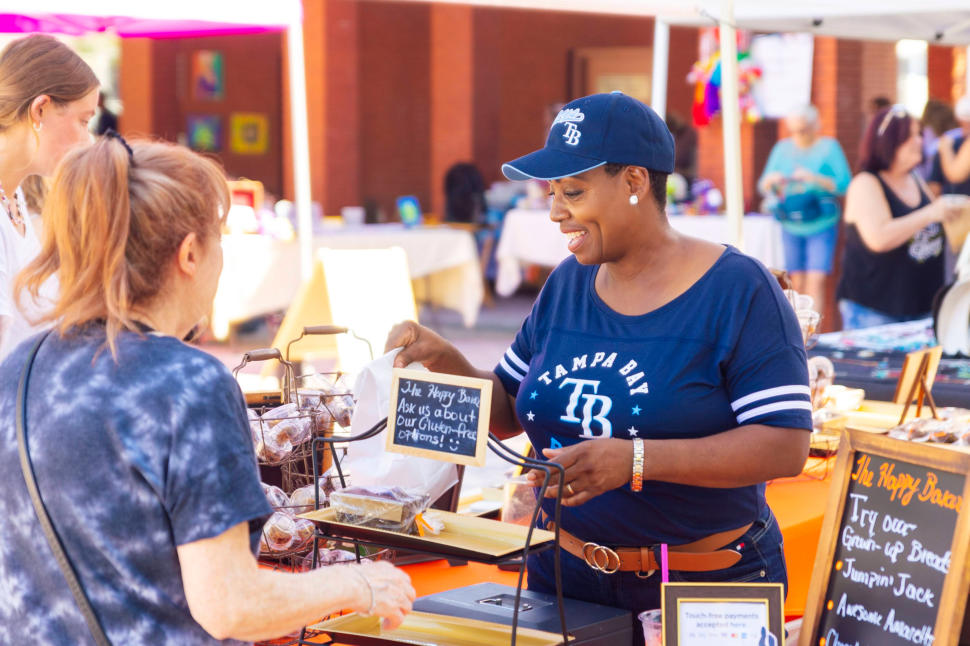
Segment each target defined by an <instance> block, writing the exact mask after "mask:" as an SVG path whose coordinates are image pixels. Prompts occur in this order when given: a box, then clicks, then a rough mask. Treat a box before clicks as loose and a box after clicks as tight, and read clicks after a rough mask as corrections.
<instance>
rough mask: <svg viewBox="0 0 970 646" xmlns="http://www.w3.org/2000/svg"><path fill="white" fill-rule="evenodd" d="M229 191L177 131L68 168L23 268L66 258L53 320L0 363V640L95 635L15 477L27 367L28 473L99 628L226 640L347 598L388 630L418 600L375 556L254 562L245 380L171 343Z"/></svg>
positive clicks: (261, 510) (293, 622)
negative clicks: (281, 567)
mask: <svg viewBox="0 0 970 646" xmlns="http://www.w3.org/2000/svg"><path fill="white" fill-rule="evenodd" d="M228 207H229V194H228V189H227V186H226V182H225V178H224V176H223V174H222V172H221V170H220V169H219V168H218V167H217V166H216V165H215V164H214V163H212V162H211V161H209V160H207V159H205V158H203V157H201V156H199V155H196V154H195V153H193V152H191V151H189V150H187V149H185V148H182V147H179V146H174V145H169V144H163V143H133V144H131V145H130V146H129V144H128V143H127V142H125V141H124V140H123V139H122V138H121V137H120V136H118V135H113V136H108V137H105V138H102V139H100V140H98V141H97V142H96V143H94V144H93V145H91V146H87V147H84V148H82V149H79V150H75V151H73V152H70V153H68V155H67V156H66V157H65V159H64V161H63V162H62V163H61V165H60V166H59V168H58V171H57V174H56V176H55V178H54V181H53V183H52V185H51V191H50V194H49V195H48V197H47V201H46V203H45V205H44V219H45V230H44V240H43V245H42V249H41V251H40V254H39V255H38V257H37V258H36V260H35V261H34V262H32V263H31V264H30V265H29V266H28V267H27V268H26V269H25V270H24V272H23V273H22V274H21V275H20V277H19V279H18V281H17V282H18V284H17V289H18V290H21V289H22V290H23V291H24V292H26V295H27V296H36V295H37V294H38V293H39V292H40V289H41V287H42V286H43V285H44V283H45V281H46V280H48V278H49V277H50V276H52V275H53V274H54V273H55V272H57V273H58V274H59V277H60V295H59V297H58V299H57V301H56V302H55V304H54V306H53V308H52V309H51V310H50V312H49V313H47V314H46V316H44V317H43V319H42V321H43V322H46V323H49V324H52V325H53V326H54V328H53V330H51V331H50V332H48V333H43V334H40V335H36V336H34V337H32V338H31V339H29V340H28V341H27V342H25V343H23V344H21V345H20V346H19V347H18V348H17V349H16V350H15V351H14V352H13V353H12V354H11V355H10V356H9V357H8V358H7V359H6V360H5V361H4V362H3V364H0V474H2V475H0V518H2V519H3V521H2V524H0V643H2V644H25V643H43V644H53V645H68V644H72V645H73V644H80V643H89V641H90V633H89V626H90V625H91V623H90V621H89V622H88V625H87V626H86V625H85V618H84V615H83V614H82V612H81V611H80V610H79V609H78V608H79V604H80V603H81V602H80V601H79V602H78V603H75V600H74V599H72V593H71V592H70V591H69V590H68V587H67V586H65V584H64V577H63V575H62V573H61V571H60V568H59V567H58V564H57V562H56V561H55V559H54V558H53V556H52V552H51V550H50V549H49V548H48V544H47V543H46V541H45V536H44V533H42V531H41V525H40V523H39V522H38V517H37V514H36V513H35V510H34V508H32V504H31V500H30V498H29V497H28V491H27V488H26V487H25V486H24V478H23V477H22V476H21V473H20V464H19V463H18V450H17V439H16V437H15V431H16V423H15V420H16V419H17V402H18V399H17V393H18V388H19V387H20V385H21V383H24V381H23V377H22V373H24V368H25V366H31V368H30V372H29V375H28V377H27V380H26V388H27V394H26V404H25V406H24V411H25V412H26V416H25V420H26V435H27V439H28V441H27V443H26V444H27V446H28V447H29V452H30V457H31V460H32V463H33V472H34V474H35V476H36V482H37V488H38V490H39V491H40V494H41V496H42V497H43V500H44V503H45V505H46V507H47V511H48V512H49V515H50V517H51V519H52V522H53V525H54V527H55V529H56V531H57V534H58V536H59V537H60V539H61V542H62V543H63V545H64V550H65V552H66V554H67V555H68V556H69V558H70V560H71V561H72V562H73V566H74V570H75V571H76V573H77V578H78V580H79V582H80V584H81V585H80V587H82V588H83V590H84V593H85V596H86V598H87V599H88V601H89V602H90V606H91V608H92V610H93V614H94V615H95V616H96V620H97V624H99V625H100V626H101V628H102V629H103V631H104V633H106V635H107V638H108V641H110V643H114V644H144V643H153V644H193V645H196V644H214V643H223V642H221V641H220V640H226V643H233V644H235V643H240V642H246V641H252V640H261V639H269V638H274V637H279V636H280V635H285V634H287V633H289V632H291V631H293V630H295V629H298V628H299V627H300V626H303V625H305V624H307V623H310V622H313V621H315V620H317V619H319V618H320V617H322V616H324V615H327V614H330V613H334V612H337V611H339V610H343V609H352V610H357V611H360V612H363V613H371V614H375V615H379V616H381V617H383V618H384V620H385V624H386V625H387V626H389V627H396V626H397V625H398V624H399V623H400V622H401V621H402V620H403V616H404V614H405V613H407V612H408V611H409V610H410V608H411V601H412V600H413V598H414V590H413V588H412V587H411V585H410V583H409V580H408V577H407V575H405V574H404V573H402V572H401V571H400V570H398V569H397V568H394V567H393V566H391V565H390V564H389V563H386V562H383V563H365V564H362V565H357V564H353V565H349V566H339V567H336V566H335V567H329V568H320V569H317V570H313V571H311V572H307V573H301V574H291V573H282V572H273V571H269V570H266V569H262V568H260V567H258V565H257V561H256V558H255V556H254V554H255V553H256V551H257V549H258V542H259V534H260V529H261V527H262V525H263V523H264V521H265V520H266V518H267V517H268V515H269V514H270V512H271V511H272V509H271V507H270V506H269V503H268V502H267V500H266V497H265V496H264V494H263V490H262V487H261V486H260V482H259V477H258V472H257V467H256V458H255V455H254V452H253V448H252V441H251V438H250V430H249V421H248V418H247V414H246V408H245V403H244V401H243V397H242V394H241V393H240V391H239V388H238V386H237V385H236V382H235V381H234V380H233V378H232V375H230V374H229V372H228V371H227V370H226V368H225V366H223V365H222V364H221V363H220V362H219V361H218V360H217V359H215V358H214V357H212V356H210V355H208V354H206V353H204V352H202V351H200V350H198V349H196V348H193V347H190V346H188V345H186V344H184V343H183V342H182V341H181V339H182V338H183V337H184V336H185V335H186V334H187V333H188V332H189V331H190V330H191V329H192V328H193V327H194V326H195V325H196V323H197V322H198V321H199V319H200V318H202V317H203V316H204V315H205V314H207V313H208V311H209V309H210V308H211V306H212V300H213V297H214V295H215V291H216V285H217V283H218V279H219V273H220V271H221V270H222V247H221V244H220V231H221V226H222V222H223V219H224V217H225V213H226V211H227V209H228ZM38 344H39V346H38ZM35 348H36V354H35V355H34V356H33V363H32V364H30V358H31V353H32V352H34V351H35Z"/></svg>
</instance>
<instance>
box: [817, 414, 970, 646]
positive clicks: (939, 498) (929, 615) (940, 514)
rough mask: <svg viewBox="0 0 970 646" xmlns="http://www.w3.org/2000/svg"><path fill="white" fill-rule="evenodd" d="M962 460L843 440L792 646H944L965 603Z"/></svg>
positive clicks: (968, 532)
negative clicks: (796, 638)
mask: <svg viewBox="0 0 970 646" xmlns="http://www.w3.org/2000/svg"><path fill="white" fill-rule="evenodd" d="M968 474H970V454H967V453H963V452H959V451H954V450H949V449H946V448H942V447H933V446H928V445H926V444H922V443H913V442H905V441H902V440H893V439H890V438H887V437H882V436H877V435H872V434H870V433H865V432H860V431H853V430H850V431H849V432H848V434H847V435H846V436H843V437H842V442H841V446H840V447H839V455H838V458H837V460H836V465H835V475H834V480H833V484H832V488H831V493H830V498H829V504H828V508H827V509H826V512H825V520H824V522H823V524H822V534H821V536H822V538H821V540H820V541H819V551H818V554H817V555H816V557H815V568H814V570H813V572H812V583H811V587H810V588H809V594H808V603H807V608H806V612H805V617H804V622H803V625H802V631H801V639H800V641H799V644H800V646H838V645H839V644H849V645H856V644H858V645H862V644H879V645H880V646H883V645H886V646H890V645H893V644H898V645H900V646H903V645H905V646H912V645H913V644H926V645H927V646H930V645H931V644H933V645H936V646H952V645H955V644H957V642H958V639H959V636H960V626H961V624H962V619H963V613H964V606H965V604H966V599H967V591H968V587H970V581H968V576H967V575H968V571H967V556H968V545H970V515H968V514H967V513H966V510H965V507H964V500H966V498H967V496H968V495H970V489H968V484H970V479H968Z"/></svg>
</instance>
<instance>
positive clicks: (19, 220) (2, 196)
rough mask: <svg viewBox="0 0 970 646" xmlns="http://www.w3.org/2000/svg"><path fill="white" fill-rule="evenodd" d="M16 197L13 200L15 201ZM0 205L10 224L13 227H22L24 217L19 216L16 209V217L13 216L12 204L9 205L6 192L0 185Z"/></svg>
mask: <svg viewBox="0 0 970 646" xmlns="http://www.w3.org/2000/svg"><path fill="white" fill-rule="evenodd" d="M16 197H17V196H16V195H14V198H15V199H16ZM0 205H3V210H4V211H6V212H7V217H9V218H10V222H12V223H13V225H14V226H15V227H18V228H19V227H22V226H24V216H23V215H21V214H20V209H19V208H18V209H17V213H16V215H15V214H14V210H13V204H11V203H10V199H9V198H8V197H7V192H6V191H4V190H3V186H2V185H0Z"/></svg>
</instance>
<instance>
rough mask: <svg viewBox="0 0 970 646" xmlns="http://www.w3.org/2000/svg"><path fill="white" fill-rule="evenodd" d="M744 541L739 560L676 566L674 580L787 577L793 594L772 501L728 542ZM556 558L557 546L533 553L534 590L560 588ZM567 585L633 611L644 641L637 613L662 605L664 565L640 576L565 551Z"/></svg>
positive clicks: (568, 591) (573, 592) (574, 592)
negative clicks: (599, 567) (693, 568)
mask: <svg viewBox="0 0 970 646" xmlns="http://www.w3.org/2000/svg"><path fill="white" fill-rule="evenodd" d="M578 538H582V537H578ZM738 544H743V545H744V547H743V548H742V549H741V560H740V561H738V562H737V563H735V564H734V565H733V566H731V567H729V568H726V569H723V570H712V571H710V572H677V571H674V570H671V571H670V580H671V581H672V582H673V581H708V582H735V583H783V584H784V585H785V594H786V595H787V594H788V570H787V569H786V568H785V551H784V544H783V541H782V536H781V529H780V528H779V527H778V523H777V521H775V516H774V514H772V513H771V509H769V508H768V506H767V505H765V509H764V511H763V512H762V513H761V516H760V517H759V518H758V520H756V521H755V522H754V524H753V525H752V526H751V528H750V529H748V531H747V532H745V533H744V535H743V536H742V537H741V538H739V539H738V540H736V541H732V542H731V543H730V545H724V546H723V547H724V548H727V547H730V548H732V549H733V548H736V547H737V545H738ZM611 547H612V546H611ZM553 558H554V552H553V550H547V551H545V552H541V553H539V554H535V555H532V556H530V557H529V563H528V571H529V589H530V590H536V591H539V592H546V593H549V594H555V592H556V587H555V586H556V579H555V574H554V570H553ZM562 587H563V596H566V597H570V598H573V599H580V600H582V601H589V602H591V603H598V604H601V605H604V606H615V607H617V608H624V609H626V610H630V611H632V612H633V623H634V626H633V643H634V644H636V645H642V644H643V629H642V628H641V627H640V621H639V620H638V619H637V615H638V614H639V613H641V612H643V611H644V610H651V609H653V608H659V607H660V572H659V571H657V572H654V573H653V574H652V575H650V576H649V577H647V578H645V579H641V578H638V577H637V575H636V573H635V572H616V573H615V574H603V573H602V572H597V571H596V570H594V569H592V568H591V567H589V565H587V564H586V562H585V561H584V560H582V559H580V558H577V557H575V556H573V555H572V554H570V553H568V552H566V551H565V550H563V551H562Z"/></svg>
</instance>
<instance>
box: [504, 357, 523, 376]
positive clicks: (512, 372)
mask: <svg viewBox="0 0 970 646" xmlns="http://www.w3.org/2000/svg"><path fill="white" fill-rule="evenodd" d="M498 365H500V366H502V369H504V370H505V372H507V373H508V375H509V376H510V377H512V378H513V379H515V380H516V381H522V380H523V379H525V375H522V374H519V373H518V372H516V371H515V370H513V369H512V366H510V365H509V362H508V361H506V360H505V357H502V360H501V361H499V362H498Z"/></svg>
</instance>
